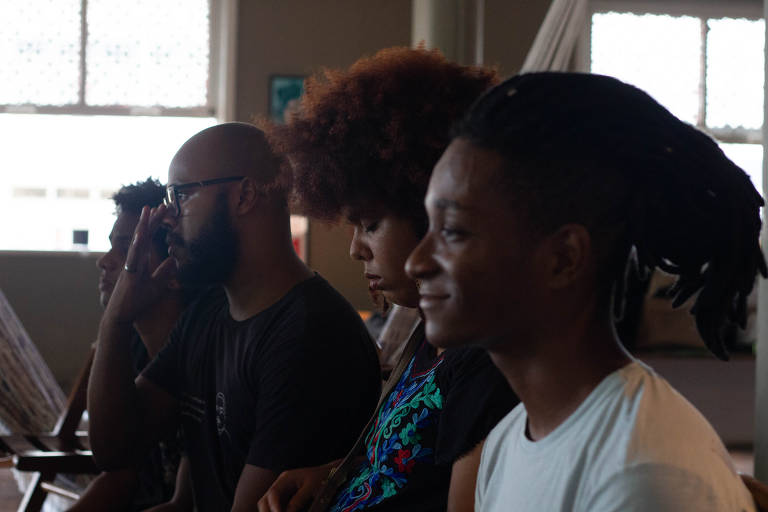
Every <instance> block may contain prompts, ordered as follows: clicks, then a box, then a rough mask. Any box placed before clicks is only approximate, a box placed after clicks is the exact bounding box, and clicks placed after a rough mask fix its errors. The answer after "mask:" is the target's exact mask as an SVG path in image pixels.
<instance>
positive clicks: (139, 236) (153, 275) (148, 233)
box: [104, 205, 176, 323]
mask: <svg viewBox="0 0 768 512" xmlns="http://www.w3.org/2000/svg"><path fill="white" fill-rule="evenodd" d="M165 212H166V208H165V206H164V205H160V206H158V207H157V208H152V209H151V210H150V208H149V207H147V206H145V207H144V208H143V209H142V210H141V216H140V217H139V222H138V224H137V225H136V229H135V230H134V233H133V240H132V241H131V247H130V248H129V249H128V256H127V257H126V259H125V267H124V269H123V272H121V274H120V277H119V278H118V280H117V283H116V284H115V289H114V291H113V292H112V296H111V297H110V299H109V303H108V304H107V308H106V311H105V312H104V315H105V317H107V318H109V319H110V320H111V321H113V322H116V323H132V322H133V321H134V320H136V318H137V317H138V316H139V315H140V314H141V312H142V311H144V310H145V309H146V308H148V307H150V306H151V305H152V304H154V303H155V302H156V301H157V300H158V299H159V298H160V296H161V295H162V293H163V292H164V291H165V290H166V289H167V288H168V284H169V281H170V280H171V279H172V278H173V276H174V275H175V272H176V265H175V262H174V261H173V259H171V258H168V257H166V258H165V259H164V260H162V261H159V258H158V257H157V256H156V253H155V251H153V250H152V236H153V234H154V233H155V232H156V231H157V230H158V228H159V227H160V223H161V222H162V219H163V217H164V216H165Z"/></svg>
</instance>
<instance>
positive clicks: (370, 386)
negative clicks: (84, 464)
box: [88, 123, 381, 512]
mask: <svg viewBox="0 0 768 512" xmlns="http://www.w3.org/2000/svg"><path fill="white" fill-rule="evenodd" d="M283 171H284V168H283V160H282V159H281V158H280V157H278V156H277V155H276V154H275V153H273V152H272V150H271V149H270V148H269V146H268V144H267V142H266V140H265V138H264V135H263V133H262V132H261V131H260V130H259V129H257V128H256V127H255V126H253V125H249V124H245V123H225V124H221V125H217V126H214V127H211V128H207V129H205V130H203V131H201V132H199V133H198V134H196V135H194V136H193V137H191V138H190V139H189V140H188V141H187V142H185V143H184V144H183V145H182V147H181V148H180V149H179V151H178V152H177V153H176V155H175V156H174V158H173V160H172V161H171V165H170V169H169V177H168V181H169V185H168V187H167V196H166V204H165V205H161V206H159V207H158V208H156V209H152V210H150V209H149V208H144V209H143V210H142V214H141V216H140V217H139V221H138V224H137V227H136V230H135V232H134V237H133V242H132V243H131V246H130V249H129V251H128V255H127V258H126V263H125V265H124V267H123V270H122V272H121V273H120V277H119V278H118V280H117V283H116V285H115V289H114V291H113V293H112V297H111V298H110V301H109V304H108V305H107V308H106V311H105V313H104V316H103V318H102V321H101V325H100V329H99V342H98V344H97V347H96V356H95V360H94V364H93V370H92V372H91V379H90V383H89V387H88V407H89V412H90V416H91V422H90V441H91V446H92V448H93V453H94V458H95V459H96V462H97V464H99V465H100V466H102V467H104V468H105V469H110V470H114V469H120V468H123V467H125V466H126V465H130V464H131V463H132V461H133V460H134V459H135V458H136V456H137V455H138V454H141V453H142V452H143V450H144V447H146V446H147V445H148V444H149V443H152V442H153V441H154V440H155V439H156V438H157V437H158V436H159V435H162V433H164V432H169V431H170V432H173V431H175V430H176V429H177V428H179V426H181V429H182V432H183V439H184V451H185V454H186V455H187V457H188V458H189V469H190V473H191V478H192V486H193V494H194V503H195V508H196V509H197V510H199V511H200V512H206V511H217V512H218V511H222V510H234V511H242V510H253V509H254V508H255V507H256V502H257V501H258V499H259V498H260V497H261V495H262V494H263V492H264V491H265V490H266V489H267V488H268V487H269V485H270V484H271V483H272V482H273V480H274V479H275V478H276V477H277V475H278V474H279V473H280V472H281V471H283V470H285V469H289V468H293V467H302V466H307V465H315V464H319V463H321V462H323V461H326V460H329V459H333V458H335V457H339V456H341V455H343V454H344V452H345V450H346V447H347V446H349V445H350V444H351V443H352V442H354V439H355V436H356V435H357V432H358V431H359V429H360V428H361V427H362V425H363V424H364V423H365V421H366V419H367V418H368V416H369V415H370V413H371V411H372V409H373V407H374V406H375V404H376V399H377V397H378V395H379V391H380V387H381V383H380V380H379V366H378V361H377V358H376V350H375V346H374V344H373V342H372V341H371V339H370V337H369V336H368V334H367V332H366V330H365V326H364V325H363V323H362V320H361V319H360V317H359V315H358V314H357V312H356V311H355V310H354V309H353V308H352V306H351V305H350V304H349V303H348V302H347V301H346V300H345V299H344V298H343V297H342V296H341V295H340V294H339V293H338V292H337V291H336V290H334V289H333V288H332V287H331V286H330V285H329V284H328V283H327V282H326V281H325V280H324V279H323V278H322V277H320V276H318V275H317V274H315V273H314V272H312V271H311V270H310V269H309V268H308V267H307V266H306V265H305V264H304V263H303V262H302V261H301V260H300V259H299V257H298V256H297V255H296V253H295V251H294V248H293V243H292V240H291V232H290V221H289V212H288V204H287V197H286V196H287V191H288V190H289V188H290V175H289V174H286V173H284V172H283ZM161 226H163V227H165V228H166V229H167V235H166V240H167V241H168V243H169V246H170V249H169V254H170V257H169V258H167V259H165V260H164V261H162V262H157V261H155V260H154V259H153V258H152V250H151V245H152V237H153V235H154V234H155V233H156V232H157V230H158V229H160V228H161ZM174 277H175V278H177V279H178V280H179V281H180V282H181V283H182V285H184V286H185V287H197V288H199V289H203V290H204V291H202V292H201V294H200V297H199V298H198V299H196V300H195V301H194V302H193V303H191V304H190V305H189V306H188V307H187V309H186V310H185V312H184V313H183V314H182V317H181V318H180V320H179V322H177V324H176V327H175V328H174V329H173V331H172V332H171V334H170V337H169V341H168V342H167V344H166V346H165V347H164V348H163V349H162V350H161V351H160V352H159V353H158V355H157V356H156V357H155V358H154V360H153V361H152V362H151V363H150V364H149V366H148V367H147V368H146V369H145V370H144V371H143V372H142V373H141V375H139V377H138V378H136V379H135V381H134V378H133V372H132V369H131V367H130V365H129V364H128V362H127V361H128V359H129V348H128V340H129V339H130V335H131V334H130V333H131V330H130V326H131V325H132V324H133V322H134V321H135V319H136V318H138V317H140V316H141V315H142V314H143V313H144V312H146V311H150V310H151V309H152V308H154V307H155V306H156V304H157V299H158V297H159V294H158V292H159V290H162V289H164V288H165V287H166V286H167V283H168V282H169V280H170V279H172V278H174Z"/></svg>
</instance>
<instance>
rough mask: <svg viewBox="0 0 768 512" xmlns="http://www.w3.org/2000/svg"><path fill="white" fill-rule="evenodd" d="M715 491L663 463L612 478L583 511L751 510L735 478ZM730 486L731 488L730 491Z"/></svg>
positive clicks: (697, 511) (747, 497) (632, 470)
mask: <svg viewBox="0 0 768 512" xmlns="http://www.w3.org/2000/svg"><path fill="white" fill-rule="evenodd" d="M733 479H734V481H733V482H728V481H723V482H718V485H722V489H716V488H715V487H713V485H712V484H710V483H708V482H705V481H704V480H702V479H701V478H700V477H699V476H698V475H696V474H694V473H691V472H690V471H687V470H684V469H681V468H676V467H673V466H669V465H666V464H640V465H637V466H633V467H630V468H626V469H624V470H622V471H621V472H620V473H616V474H614V475H613V476H611V477H610V478H609V479H608V480H607V481H606V483H605V484H603V485H601V486H600V487H599V488H598V489H597V491H596V492H595V493H594V495H593V496H592V497H591V498H590V499H589V501H588V503H587V504H586V506H584V508H583V509H581V507H580V509H581V510H584V511H585V512H586V511H601V512H614V511H616V512H618V511H622V512H681V511H686V510H691V511H694V510H695V511H696V512H715V511H721V510H733V511H738V512H751V511H754V510H755V508H754V505H753V504H752V503H750V502H751V497H750V496H749V493H748V492H747V491H746V489H741V488H742V487H744V486H743V484H741V481H740V480H739V479H738V476H736V475H733ZM729 485H730V488H729Z"/></svg>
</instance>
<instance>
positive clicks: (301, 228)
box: [269, 75, 309, 262]
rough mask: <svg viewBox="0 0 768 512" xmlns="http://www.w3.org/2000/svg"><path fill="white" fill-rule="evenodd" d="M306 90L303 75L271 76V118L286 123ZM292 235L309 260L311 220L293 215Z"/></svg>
mask: <svg viewBox="0 0 768 512" xmlns="http://www.w3.org/2000/svg"><path fill="white" fill-rule="evenodd" d="M303 92H304V77H303V76H301V75H272V76H270V77H269V118H270V119H271V120H272V121H274V122H276V123H284V122H285V116H286V113H287V112H290V111H291V109H292V108H296V105H298V100H299V98H300V97H301V94H302V93H303ZM291 237H292V238H293V248H294V249H296V253H297V254H298V255H299V257H300V258H301V259H302V260H303V261H305V262H306V261H307V249H308V247H307V244H308V238H309V222H308V220H307V218H306V217H302V216H300V215H291Z"/></svg>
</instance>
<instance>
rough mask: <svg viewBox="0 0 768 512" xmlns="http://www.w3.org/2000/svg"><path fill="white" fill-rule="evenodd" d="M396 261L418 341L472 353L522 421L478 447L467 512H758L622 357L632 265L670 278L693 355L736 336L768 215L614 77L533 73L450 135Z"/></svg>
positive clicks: (706, 431) (679, 400)
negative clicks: (424, 224)
mask: <svg viewBox="0 0 768 512" xmlns="http://www.w3.org/2000/svg"><path fill="white" fill-rule="evenodd" d="M425 203H426V207H427V211H428V213H429V226H430V227H429V231H428V232H427V234H426V236H425V237H424V239H423V240H422V241H421V243H420V244H419V246H418V247H417V248H416V249H415V250H414V252H413V253H412V254H411V256H410V257H409V259H408V263H407V267H406V268H407V270H408V273H409V275H410V276H411V277H412V278H413V279H418V280H420V282H421V283H422V284H421V288H420V294H421V299H420V302H419V303H420V305H421V308H422V310H423V311H424V315H425V318H426V333H427V337H428V338H429V339H430V341H431V342H432V343H435V344H436V345H437V346H441V347H456V346H463V345H465V344H467V343H470V342H473V341H475V340H482V343H481V344H482V346H484V347H486V348H487V349H488V351H489V352H490V354H491V358H492V359H493V362H494V363H495V364H496V366H498V367H499V369H500V370H501V371H502V373H503V374H504V376H505V377H506V379H507V381H508V382H509V384H510V386H511V387H512V389H513V390H514V391H515V392H516V393H517V394H518V396H520V399H521V401H522V403H521V404H520V405H519V406H518V407H516V408H515V409H514V410H513V411H512V412H510V413H509V414H508V415H507V417H506V418H504V419H503V420H502V421H501V422H500V423H499V424H498V425H497V426H496V427H495V428H494V430H493V431H492V432H491V433H490V435H489V436H488V439H487V441H486V443H485V446H484V448H483V453H482V458H481V462H480V470H479V474H478V481H477V489H476V495H475V510H477V511H479V512H495V511H502V510H503V511H507V510H515V511H517V512H527V511H537V512H538V511H542V510H546V511H548V512H556V511H563V512H565V511H568V512H587V511H589V512H606V511H624V512H627V511H638V512H639V511H642V512H651V511H653V512H660V511H661V512H664V511H669V512H672V511H675V512H680V511H697V512H703V511H704V512H706V511H712V512H714V511H723V510H733V511H752V510H755V506H754V503H753V501H752V498H751V496H750V494H749V492H748V491H747V489H746V488H745V486H744V485H743V483H742V481H741V479H740V478H739V476H738V475H737V474H736V472H735V471H734V468H733V465H732V463H731V460H730V458H729V456H728V453H727V451H726V450H725V448H724V447H723V444H722V443H721V441H720V439H719V438H718V437H717V434H715V432H714V430H713V429H712V427H711V426H710V425H709V424H708V423H707V421H706V420H705V419H704V418H703V417H702V416H701V414H700V413H699V412H698V411H696V409H695V408H694V407H693V406H692V405H691V404H690V403H688V402H687V401H686V400H685V399H684V398H683V397H682V396H681V395H680V394H678V393H677V392H676V391H675V390H674V389H672V388H671V386H670V385H669V384H668V383H667V382H666V381H665V380H664V379H663V378H662V377H660V376H659V375H657V374H656V373H654V371H653V370H652V369H650V368H649V367H647V366H645V365H644V364H643V363H641V362H640V361H638V360H636V359H634V358H633V357H632V356H630V355H629V353H628V352H627V351H626V350H625V349H624V348H623V347H622V345H621V341H620V340H619V339H618V337H617V335H616V332H615V330H614V323H613V318H614V315H615V313H616V312H617V311H619V310H620V309H621V302H622V299H623V290H624V286H623V283H624V279H625V275H626V269H627V263H628V261H630V260H634V261H636V263H637V264H638V265H639V267H640V268H641V269H652V268H654V267H659V268H660V269H662V270H664V271H666V272H669V273H672V274H675V275H677V276H678V280H677V285H676V287H675V289H674V292H673V294H674V296H675V303H676V304H681V303H683V302H684V301H686V300H687V299H689V298H690V297H692V296H695V305H694V308H693V311H694V315H695V317H696V323H697V326H698V329H699V332H700V333H701V335H702V338H703V339H704V340H705V342H706V343H707V345H708V347H709V348H710V350H712V352H713V353H714V354H715V355H717V356H718V357H720V358H726V356H727V354H726V352H725V350H724V349H723V344H722V332H723V328H724V326H725V325H726V323H727V322H728V321H735V322H737V323H740V324H741V325H742V327H743V325H744V321H745V311H746V308H745V301H746V298H747V295H748V294H749V292H750V290H751V289H752V287H753V285H754V283H755V278H756V275H757V273H758V272H760V273H761V274H762V275H765V274H766V267H765V261H764V260H763V256H762V252H761V250H760V246H759V244H758V237H759V233H760V225H761V220H760V207H761V206H762V205H763V200H762V198H761V197H760V195H759V194H758V193H757V191H756V190H755V188H754V186H753V185H752V183H751V182H750V180H749V177H748V176H747V175H746V174H745V173H744V171H742V170H741V169H740V168H739V167H737V166H736V165H735V164H734V163H733V162H731V161H730V160H729V159H728V158H727V157H726V156H725V155H724V154H723V152H722V151H721V150H720V148H719V147H718V145H717V143H716V142H715V141H714V140H712V139H711V138H710V137H708V136H707V135H705V134H704V133H701V132H699V131H698V130H696V129H695V128H693V127H692V126H690V125H688V124H685V123H683V122H681V121H680V120H678V119H677V118H676V117H675V116H673V115H672V114H670V113H669V111H667V110H666V109H665V108H664V107H662V106H661V105H659V104H658V103H657V102H656V101H654V100H653V99H652V98H651V97H650V96H648V95H647V94H646V93H644V92H642V91H640V90H639V89H637V88H635V87H632V86H630V85H627V84H624V83H621V82H619V81H618V80H616V79H613V78H609V77H605V76H599V75H586V74H578V73H530V74H524V75H520V76H517V77H514V78H511V79H509V80H507V81H505V82H504V83H502V84H501V85H499V86H497V87H495V88H494V89H492V90H491V91H489V92H488V93H487V94H485V95H484V96H483V97H482V98H481V99H480V100H479V101H478V102H477V103H476V104H475V105H474V106H473V108H472V109H471V110H470V112H469V113H468V114H467V116H466V119H465V120H464V121H463V122H462V123H461V124H460V125H459V126H458V128H457V129H456V130H455V138H454V139H453V141H452V142H451V144H450V146H448V149H447V150H446V152H445V154H444V155H443V156H442V158H441V159H440V161H439V162H438V164H437V166H436V168H435V171H434V173H433V174H432V178H431V181H430V184H429V190H428V192H427V196H426V201H425Z"/></svg>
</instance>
